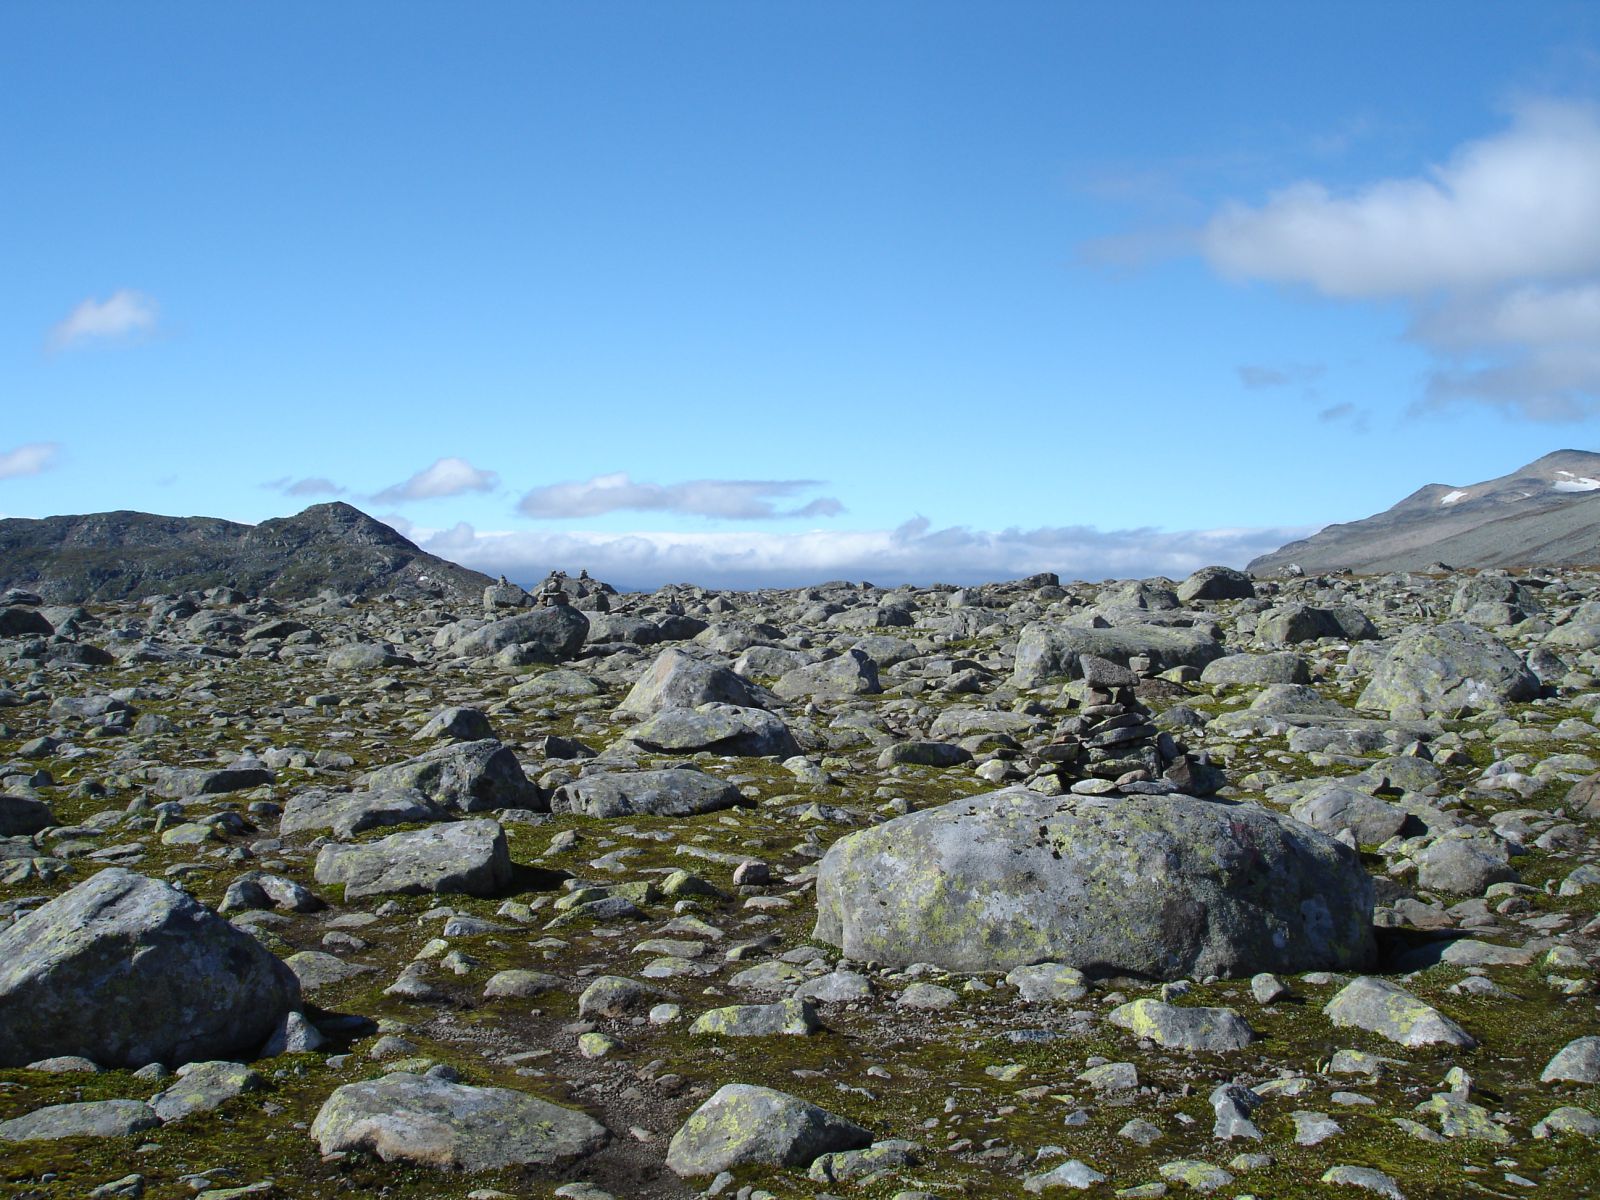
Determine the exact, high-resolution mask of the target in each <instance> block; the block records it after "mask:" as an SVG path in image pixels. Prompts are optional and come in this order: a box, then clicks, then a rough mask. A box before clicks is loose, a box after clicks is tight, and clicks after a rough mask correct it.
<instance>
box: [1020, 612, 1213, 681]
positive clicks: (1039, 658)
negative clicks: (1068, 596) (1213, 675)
mask: <svg viewBox="0 0 1600 1200" xmlns="http://www.w3.org/2000/svg"><path fill="white" fill-rule="evenodd" d="M1086 654H1087V655H1092V656H1093V657H1095V658H1105V659H1109V660H1111V661H1112V662H1115V663H1120V664H1121V665H1123V666H1127V665H1128V659H1130V658H1133V657H1135V656H1142V657H1145V658H1148V659H1150V661H1151V663H1152V664H1153V665H1154V667H1155V669H1156V670H1158V671H1165V670H1169V669H1171V668H1172V667H1194V668H1195V669H1196V670H1199V669H1201V668H1203V667H1204V666H1205V665H1206V664H1207V663H1209V662H1211V660H1212V659H1215V658H1221V657H1222V646H1221V645H1220V644H1219V643H1218V642H1217V641H1216V639H1214V638H1212V637H1211V636H1210V635H1209V634H1208V633H1206V632H1205V631H1203V630H1198V629H1185V628H1181V627H1177V628H1173V627H1168V626H1164V625H1132V626H1124V627H1121V628H1116V629H1086V628H1082V627H1080V626H1069V625H1056V624H1052V623H1049V622H1045V621H1034V622H1030V623H1029V624H1027V625H1025V626H1023V629H1022V633H1021V635H1020V636H1019V637H1018V639H1017V657H1016V665H1015V666H1014V667H1013V668H1012V672H1011V682H1012V683H1014V684H1015V685H1016V686H1017V687H1019V688H1036V687H1043V686H1044V685H1045V684H1047V683H1049V682H1051V681H1052V680H1063V679H1076V678H1078V677H1079V676H1081V675H1082V673H1083V672H1082V669H1081V667H1080V666H1079V661H1080V660H1081V659H1082V657H1083V656H1084V655H1086Z"/></svg>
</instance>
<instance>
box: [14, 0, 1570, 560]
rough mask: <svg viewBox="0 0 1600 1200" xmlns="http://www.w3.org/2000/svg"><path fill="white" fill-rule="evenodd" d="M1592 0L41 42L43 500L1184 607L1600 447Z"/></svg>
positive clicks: (1048, 8) (117, 7) (64, 30)
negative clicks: (1257, 566) (328, 516)
mask: <svg viewBox="0 0 1600 1200" xmlns="http://www.w3.org/2000/svg"><path fill="white" fill-rule="evenodd" d="M1597 97H1600V9H1597V8H1596V6H1594V5H1593V4H1592V3H1584V4H1562V3H1542V4H1538V5H1528V6H1511V5H1504V4H1484V3H1462V2H1459V0H1457V2H1452V3H1448V4H1445V3H1415V4H1406V5H1394V4H1387V3H1385V4H1361V3H1355V4H1344V5H1338V6H1333V5H1328V6H1310V5H1283V4H1276V3H1274V4H1243V3H1234V4H1216V5H1193V4H1143V5H1139V4H1133V5H1114V6H1113V5H1100V6H1094V7H1089V6H1083V5H1065V4H1055V3H1051V4H1028V3H1006V4H1000V5H977V4H943V3H929V2H917V3H906V4H899V3H869V4H865V5H863V4H858V3H849V4H843V3H840V4H833V3H819V2H817V0H808V2H806V3H782V2H774V3H763V4H747V3H731V2H730V3H673V4H659V3H582V4H579V3H568V4H555V3H550V4H537V5H530V4H522V3H514V4H513V3H506V4H498V3H486V2H485V3H476V4H472V5H462V6H445V5H437V4H428V5H422V4H405V3H393V2H388V3H382V4H365V3H342V4H339V5H323V4H294V3H274V4H252V3H239V4H228V5H212V4H199V3H180V2H176V0H174V2H171V3H165V4H161V5H124V4H113V3H50V2H45V0H15V2H13V3H10V4H7V5H4V6H0V172H3V177H0V270H3V272H4V279H5V286H4V287H3V288H0V414H3V416H0V513H4V514H6V515H11V516H44V515H48V514H52V513H60V512H89V511H98V510H103V509H111V508H134V509H143V510H147V511H155V512H164V513H174V514H205V515H214V516H222V517H228V518H231V519H235V520H241V521H250V522H254V521H259V520H261V519H264V518H266V517H270V516H278V515H283V514H285V513H289V512H294V511H298V510H299V509H300V508H302V507H304V506H305V505H307V504H310V503H316V502H320V501H323V500H327V499H334V498H340V499H345V500H348V501H349V502H351V503H354V504H356V505H358V506H360V507H362V508H364V509H365V510H366V511H368V512H371V513H373V514H374V515H378V516H380V517H382V518H383V519H385V520H390V521H391V522H392V523H394V524H396V525H397V527H400V528H402V529H406V530H408V531H410V532H411V534H412V536H413V537H415V538H417V539H418V540H419V541H421V542H423V544H425V545H428V546H429V547H430V548H432V549H435V550H437V551H438V552H440V553H444V554H446V555H447V556H449V557H453V558H456V559H458V560H460V561H463V562H467V563H469V564H470V565H474V566H478V567H480V568H482V569H485V570H491V571H498V570H505V571H507V573H509V574H511V575H512V576H513V577H514V578H534V577H536V576H538V575H540V574H542V573H543V572H544V571H545V570H547V569H549V568H550V567H552V566H560V567H565V568H568V569H572V570H576V569H577V568H578V567H580V566H587V567H588V568H589V569H590V570H591V571H592V572H593V573H595V574H597V575H600V576H601V577H609V578H613V579H616V580H617V581H618V582H621V583H625V584H628V585H632V586H639V585H648V584H652V583H656V582H661V581H663V580H682V579H694V580H697V581H702V582H712V583H723V584H729V583H731V584H747V585H748V584H755V583H761V582H775V583H796V582H802V581H806V580H821V579H826V578H837V577H840V576H844V577H851V578H860V577H867V578H872V579H874V580H875V581H882V582H896V581H899V580H901V579H917V580H922V581H928V580H933V579H947V580H955V581H966V580H973V579H982V578H1003V577H1009V576H1015V575H1020V574H1025V573H1029V572H1032V571H1035V570H1057V571H1059V572H1061V573H1062V574H1063V575H1085V576H1089V577H1099V576H1106V575H1130V574H1138V575H1145V574H1152V573H1156V572H1165V573H1167V574H1171V575H1182V574H1184V573H1186V572H1187V571H1188V570H1189V569H1192V567H1194V566H1197V565H1200V564H1202V563H1204V562H1209V561H1225V562H1234V563H1242V562H1243V561H1244V560H1245V559H1247V558H1249V557H1250V556H1252V555H1253V554H1255V553H1259V552H1261V551H1264V550H1266V549H1270V548H1272V547H1274V546H1276V545H1277V544H1279V543H1280V542H1282V541H1284V540H1286V539H1287V537H1288V536H1291V535H1295V534H1299V533H1302V532H1304V531H1306V530H1307V529H1309V528H1314V527H1317V526H1320V525H1322V524H1325V523H1327V522H1329V521H1336V520H1349V519H1354V518H1357V517H1361V516H1364V515H1366V514H1368V513H1370V512H1373V511H1376V510H1378V509H1381V508H1385V507H1387V506H1388V505H1390V504H1392V503H1394V502H1395V501H1396V500H1398V499H1400V498H1401V497H1402V496H1404V495H1405V494H1407V493H1408V492H1410V491H1412V490H1413V489H1414V488H1416V487H1419V486H1421V485H1422V484H1425V483H1429V482H1446V483H1464V482H1473V481H1476V480H1479V479H1483V478H1487V477H1490V476H1494V475H1499V474H1502V473H1504V472H1506V471H1508V470H1510V469H1512V468H1514V467H1516V466H1519V465H1521V464H1522V463H1524V462H1526V461H1528V460H1530V459H1532V458H1535V457H1538V456H1539V455H1540V454H1543V453H1546V452H1548V451H1550V450H1553V449H1556V448H1559V447H1565V446H1572V447H1578V448H1585V449H1596V448H1600V436H1597V431H1596V430H1597V427H1596V413H1597V411H1600V115H1597V113H1600V110H1597V109H1596V108H1595V103H1596V100H1597Z"/></svg>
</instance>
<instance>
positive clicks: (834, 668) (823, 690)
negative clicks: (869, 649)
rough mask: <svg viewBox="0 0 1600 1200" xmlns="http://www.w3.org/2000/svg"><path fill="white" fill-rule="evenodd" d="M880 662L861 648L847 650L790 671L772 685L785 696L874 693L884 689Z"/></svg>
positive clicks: (787, 698)
mask: <svg viewBox="0 0 1600 1200" xmlns="http://www.w3.org/2000/svg"><path fill="white" fill-rule="evenodd" d="M882 690H883V688H882V687H881V686H879V684H878V664H877V663H875V662H873V661H872V659H870V658H868V657H867V656H866V655H865V654H863V653H862V652H861V651H860V650H846V651H845V652H844V653H843V654H841V655H839V657H837V658H828V659H824V660H823V661H822V662H817V663H811V664H810V665H808V666H804V667H796V668H794V670H792V671H786V672H785V673H784V674H783V676H782V677H781V678H780V679H779V680H778V682H777V683H775V684H773V685H772V691H773V693H774V694H775V695H777V696H779V697H781V698H782V699H784V700H802V699H805V698H806V697H808V696H824V697H845V696H870V695H874V694H876V693H878V692H881V691H882Z"/></svg>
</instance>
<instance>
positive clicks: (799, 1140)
mask: <svg viewBox="0 0 1600 1200" xmlns="http://www.w3.org/2000/svg"><path fill="white" fill-rule="evenodd" d="M871 1144H872V1134H871V1133H870V1132H868V1131H867V1130H865V1129H863V1128H862V1127H861V1126H859V1125H857V1124H855V1122H853V1121H847V1120H845V1119H844V1118H843V1117H840V1116H836V1115H834V1114H833V1113H830V1112H828V1111H826V1110H825V1109H821V1108H818V1107H817V1106H816V1105H814V1104H809V1103H807V1102H806V1101H804V1100H801V1099H800V1098H799V1097H797V1096H791V1095H789V1094H788V1093H786V1092H779V1091H774V1090H773V1089H771V1088H764V1087H754V1086H752V1085H750V1084H744V1083H730V1084H726V1085H724V1086H723V1087H721V1088H719V1089H718V1090H717V1092H716V1094H715V1095H713V1096H712V1097H711V1099H709V1100H707V1101H706V1102H705V1103H704V1104H702V1105H701V1106H700V1107H699V1108H697V1109H695V1111H694V1112H693V1113H692V1114H690V1116H689V1119H688V1120H687V1121H685V1122H684V1123H683V1126H682V1128H680V1129H679V1130H678V1132H677V1133H675V1134H673V1135H672V1141H671V1143H670V1144H669V1145H668V1147H667V1166H668V1167H670V1168H671V1169H672V1171H673V1173H674V1174H676V1175H679V1176H681V1177H685V1178H688V1177H692V1176H696V1175H715V1174H717V1172H719V1171H727V1170H730V1169H732V1168H735V1167H741V1166H774V1167H808V1166H810V1165H811V1163H812V1162H813V1161H815V1160H816V1159H817V1158H818V1157H820V1156H821V1155H823V1154H827V1153H830V1152H833V1151H839V1150H860V1149H862V1148H864V1147H866V1146H870V1145H871Z"/></svg>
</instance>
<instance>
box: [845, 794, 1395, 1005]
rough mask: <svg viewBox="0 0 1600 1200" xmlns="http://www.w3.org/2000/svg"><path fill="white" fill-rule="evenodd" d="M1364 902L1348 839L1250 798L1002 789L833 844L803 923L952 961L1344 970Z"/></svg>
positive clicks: (1196, 970)
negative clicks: (810, 915) (811, 914)
mask: <svg viewBox="0 0 1600 1200" xmlns="http://www.w3.org/2000/svg"><path fill="white" fill-rule="evenodd" d="M1372 904H1373V885H1372V881H1371V880H1370V879H1369V878H1368V877H1367V875H1366V873H1365V872H1364V871H1363V870H1362V869H1361V865H1360V862H1359V859H1358V858H1357V856H1356V854H1355V852H1354V851H1352V850H1350V849H1349V848H1348V847H1346V846H1343V845H1341V844H1339V843H1338V842H1336V841H1334V840H1333V839H1332V838H1329V837H1327V836H1325V835H1324V834H1320V833H1318V832H1316V831H1315V830H1313V829H1309V828H1307V827H1306V826H1304V825H1301V824H1299V823H1298V822H1295V821H1292V820H1290V819H1288V818H1286V817H1282V816H1280V815H1278V814H1275V813H1271V812H1268V811H1267V810H1265V809H1263V808H1260V807H1258V806H1256V805H1249V804H1240V805H1231V804H1221V803H1216V802H1213V801H1206V800H1196V799H1192V798H1190V797H1186V796H1126V797H1116V798H1100V797H1088V796H1070V795H1069V796H1044V795H1040V794H1038V793H1034V792H1028V791H1023V790H1008V791H1002V792H996V793H991V794H989V795H987V796H979V797H975V798H973V799H969V800H958V801H953V802H951V803H949V804H946V805H943V806H942V807H939V808H932V809H927V810H924V811H922V812H918V813H913V814H911V815H909V816H904V817H898V818H896V819H894V820H892V821H888V822H885V823H884V824H882V825H879V826H876V827H874V828H871V829H867V830H864V831H862V832H859V833H854V834H850V835H847V836H846V837H843V838H841V839H840V840H839V841H837V842H836V843H834V845H833V847H832V848H831V849H830V850H829V851H828V853H827V854H826V855H825V856H824V858H823V860H822V863H821V865H820V867H819V871H818V876H817V925H816V936H817V937H818V938H820V939H822V940H823V941H827V942H830V943H833V944H835V945H838V946H840V947H842V948H843V950H844V952H845V954H846V955H847V956H849V957H850V958H853V959H859V960H877V961H880V962H886V963H892V964H902V965H904V964H909V963H913V962H932V963H934V964H936V965H938V966H941V967H944V968H945V969H946V970H952V971H992V970H1009V969H1010V968H1012V967H1017V966H1026V965H1029V964H1031V963H1038V962H1044V961H1049V962H1056V963H1061V964H1063V965H1066V966H1070V967H1075V968H1077V969H1079V970H1082V971H1085V972H1088V973H1090V974H1137V975H1142V976H1145V977H1148V978H1157V979H1174V978H1179V977H1183V976H1203V975H1210V974H1215V975H1224V976H1249V975H1253V974H1255V973H1256V972H1258V971H1261V970H1267V969H1272V970H1281V971H1309V970H1322V969H1351V968H1357V969H1359V968H1360V967H1362V966H1363V965H1365V964H1367V963H1368V962H1369V961H1370V960H1371V958H1372V955H1373V940H1372V929H1371V917H1372Z"/></svg>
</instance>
